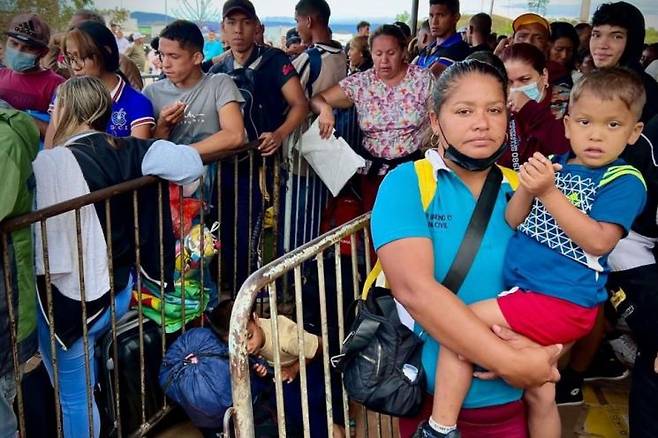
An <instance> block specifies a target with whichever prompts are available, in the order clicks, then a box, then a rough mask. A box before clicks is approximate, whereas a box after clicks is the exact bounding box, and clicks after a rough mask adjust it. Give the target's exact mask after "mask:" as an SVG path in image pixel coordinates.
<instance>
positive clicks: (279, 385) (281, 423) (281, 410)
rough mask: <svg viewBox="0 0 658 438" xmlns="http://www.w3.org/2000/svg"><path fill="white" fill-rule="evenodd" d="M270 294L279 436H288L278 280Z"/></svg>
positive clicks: (282, 437)
mask: <svg viewBox="0 0 658 438" xmlns="http://www.w3.org/2000/svg"><path fill="white" fill-rule="evenodd" d="M268 292H269V295H270V322H271V325H272V351H273V353H274V389H275V393H276V415H277V424H278V428H279V438H285V437H286V413H285V406H284V404H283V382H282V380H281V347H280V344H279V319H278V317H279V315H278V310H277V294H276V282H275V281H273V282H272V283H270V284H269V285H268Z"/></svg>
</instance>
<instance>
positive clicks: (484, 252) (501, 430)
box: [372, 60, 645, 438]
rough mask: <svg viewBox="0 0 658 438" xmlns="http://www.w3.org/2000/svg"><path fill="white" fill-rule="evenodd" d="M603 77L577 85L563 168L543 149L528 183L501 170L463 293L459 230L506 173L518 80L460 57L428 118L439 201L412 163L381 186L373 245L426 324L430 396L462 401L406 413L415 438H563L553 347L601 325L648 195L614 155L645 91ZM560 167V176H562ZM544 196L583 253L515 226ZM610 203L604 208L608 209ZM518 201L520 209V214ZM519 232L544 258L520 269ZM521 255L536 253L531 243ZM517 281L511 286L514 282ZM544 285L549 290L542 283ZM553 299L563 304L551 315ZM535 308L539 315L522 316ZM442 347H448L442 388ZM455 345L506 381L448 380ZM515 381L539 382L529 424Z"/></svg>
mask: <svg viewBox="0 0 658 438" xmlns="http://www.w3.org/2000/svg"><path fill="white" fill-rule="evenodd" d="M605 75H608V76H605ZM609 75H612V76H609ZM601 76H602V77H599V78H595V79H593V81H592V83H591V84H587V83H584V85H583V86H582V88H581V89H580V90H579V91H578V92H577V93H576V94H577V97H576V99H577V103H578V105H575V103H574V99H573V98H572V103H571V106H572V109H574V106H577V107H578V108H577V110H578V113H577V114H576V113H574V116H573V118H572V119H570V120H569V123H568V124H569V127H570V129H569V133H570V136H571V140H572V142H571V143H572V147H573V148H574V150H575V151H576V154H575V155H574V154H565V155H562V156H560V157H559V159H558V160H557V161H556V162H555V163H554V162H551V161H550V160H549V159H547V158H546V157H544V156H543V155H541V154H535V155H533V157H532V158H531V159H530V160H529V161H528V162H527V163H525V164H524V165H523V166H522V171H521V172H520V176H519V177H518V178H517V177H516V176H515V175H514V174H510V173H509V172H508V171H507V170H503V172H502V174H503V181H502V184H501V185H500V189H499V190H498V192H497V195H496V199H495V205H494V208H493V213H492V215H491V218H490V219H489V222H488V225H487V227H486V232H485V233H484V235H483V237H482V241H481V244H480V246H479V249H478V252H477V255H476V256H475V258H474V261H473V263H472V265H471V267H470V269H469V270H468V274H467V275H466V277H465V280H464V282H463V285H462V287H461V288H459V290H457V291H450V290H448V289H447V288H445V287H444V286H443V285H441V284H440V283H439V281H443V278H444V277H445V275H446V273H447V271H448V268H449V267H450V265H451V263H452V259H454V258H455V254H456V253H457V251H458V248H459V246H460V244H461V243H462V242H461V241H462V238H461V237H459V236H463V235H464V232H465V230H466V229H467V225H468V223H469V220H470V216H471V213H472V211H473V210H474V207H475V204H476V199H477V198H478V197H479V196H480V193H481V191H482V190H483V187H485V181H486V180H487V178H488V176H489V174H490V173H491V172H497V171H498V169H496V168H495V167H494V163H495V162H496V161H497V160H498V159H499V158H500V155H501V154H502V153H503V152H504V150H505V147H506V146H505V134H506V131H507V111H506V104H507V83H506V80H505V78H504V76H503V75H502V74H501V72H500V71H499V70H497V69H496V68H494V67H492V66H491V65H489V64H487V63H483V62H480V61H477V60H467V61H464V62H460V63H456V64H455V65H453V66H452V67H450V68H448V69H447V70H446V71H445V72H444V73H443V75H442V76H441V77H440V78H439V79H438V82H437V84H436V87H435V89H434V92H433V98H434V105H433V111H432V112H431V113H430V119H431V125H432V131H433V134H434V135H433V140H432V145H433V146H434V147H435V148H436V149H432V150H430V151H428V152H427V154H426V160H427V161H428V162H429V163H430V164H431V166H432V168H433V170H434V175H435V179H436V181H437V186H436V195H435V196H434V198H433V199H432V201H431V202H430V203H429V207H428V208H427V210H425V211H424V210H423V208H422V203H421V195H420V191H419V188H418V187H419V186H418V177H417V175H416V173H415V168H414V165H402V166H400V167H399V168H397V169H396V170H394V171H393V172H391V173H390V174H389V175H388V176H387V178H386V179H385V180H384V182H383V183H382V186H381V189H380V191H379V193H378V196H377V200H376V203H375V207H374V209H373V215H372V233H373V241H374V244H375V247H376V248H377V251H378V255H379V257H380V260H381V262H382V265H383V268H384V271H385V273H386V276H387V279H388V282H389V284H390V286H391V289H392V291H393V294H394V295H395V297H396V298H397V299H398V301H400V303H401V304H402V305H403V306H404V307H405V308H406V310H407V311H408V312H409V313H410V314H411V316H412V317H413V319H414V320H415V326H414V329H415V331H416V333H419V334H420V336H421V339H423V340H424V347H423V367H424V368H425V371H426V374H427V376H428V392H430V393H431V392H434V393H435V395H437V394H438V395H440V397H438V400H439V401H443V402H446V401H447V402H450V403H451V404H450V403H449V404H448V405H447V406H446V405H445V404H443V406H441V403H436V401H437V400H435V405H434V407H433V408H431V406H432V401H431V399H430V398H429V396H428V397H427V399H426V403H425V405H424V407H423V410H422V413H421V415H420V416H418V417H417V418H414V419H402V420H401V421H400V432H401V436H403V437H408V436H411V434H412V433H414V431H415V433H414V437H422V438H434V437H437V438H438V437H441V438H442V437H451V438H456V437H459V436H460V432H461V436H463V437H464V438H468V437H478V438H480V437H485V438H486V437H492V438H493V437H500V436H505V437H527V436H528V429H530V435H531V436H532V437H533V438H535V437H554V436H559V435H560V424H559V416H556V414H557V410H556V408H555V404H554V401H553V398H552V394H553V392H552V391H554V386H553V385H544V383H546V382H548V381H552V380H554V377H556V376H555V374H554V372H555V371H554V369H553V368H551V364H553V363H554V361H555V360H556V358H557V356H558V355H559V352H560V350H561V348H560V347H557V346H554V345H551V344H557V343H566V342H571V341H573V340H575V339H576V338H577V337H579V336H582V335H583V333H585V332H586V331H587V330H588V329H589V328H591V326H592V324H593V321H594V317H595V315H596V306H597V305H598V303H599V302H601V301H602V300H605V297H606V294H605V290H604V289H603V286H604V284H605V277H606V274H607V270H608V268H607V263H606V257H607V254H608V253H609V251H610V250H611V249H612V247H614V245H615V244H616V243H617V241H618V240H619V239H620V238H621V237H622V236H623V235H624V234H625V233H626V232H627V231H628V229H629V228H630V225H631V223H632V222H633V219H634V218H635V216H636V215H637V214H638V213H639V211H640V210H641V208H642V205H643V203H644V197H645V193H644V186H643V183H642V180H641V177H639V176H638V175H639V173H638V172H637V171H636V170H634V168H632V167H630V166H626V165H625V164H624V163H623V162H620V161H619V160H618V159H617V158H618V156H619V154H620V153H621V152H622V151H623V148H624V147H625V145H626V144H627V143H633V142H634V141H635V140H636V139H637V137H638V136H639V133H640V131H641V128H642V124H641V123H639V122H638V121H639V115H640V111H641V102H642V101H643V99H644V97H643V95H642V96H641V94H642V92H641V86H639V87H638V81H637V78H633V77H629V74H628V72H623V71H622V72H619V71H615V72H612V73H609V72H604V73H603V74H602V75H601ZM603 76H605V77H603ZM613 76H614V77H613ZM613 80H614V81H616V84H617V85H620V84H621V85H620V86H618V87H616V89H621V90H622V91H621V92H612V93H608V94H605V93H604V94H600V93H597V92H596V90H597V89H600V88H601V87H599V86H598V85H597V84H600V83H601V81H613ZM604 88H605V87H604ZM603 101H605V102H606V107H607V108H608V109H610V111H612V112H610V114H608V113H606V114H605V115H604V116H603V118H602V117H601V114H599V112H597V111H595V113H594V114H591V110H592V108H591V106H592V104H594V106H596V107H597V109H598V108H599V107H600V106H601V102H603ZM638 104H639V105H638ZM574 111H575V109H574ZM603 119H605V120H603ZM608 119H610V120H608ZM592 132H594V134H592ZM558 164H559V165H558ZM562 168H564V169H565V170H564V171H562V172H563V174H562V177H556V176H555V175H556V173H557V172H558V171H560V169H562ZM611 169H612V170H611ZM620 169H621V170H623V172H621V171H620ZM611 172H612V173H611ZM572 174H573V175H578V177H579V178H581V179H583V180H588V181H589V180H591V181H590V182H591V184H590V185H591V187H589V186H588V188H589V189H591V190H592V193H590V195H591V197H592V198H593V199H589V198H588V199H585V196H586V194H585V193H580V191H581V189H580V188H578V187H572V189H573V192H574V193H575V194H573V193H571V194H573V195H574V196H569V197H567V196H564V195H563V194H562V193H561V190H563V189H564V188H565V187H564V181H563V180H562V179H564V178H565V177H564V175H572ZM560 178H562V179H560ZM574 178H575V177H574ZM517 179H518V182H519V183H520V188H521V189H520V190H519V193H518V194H517V195H515V196H514V197H512V184H515V183H516V180H517ZM556 181H557V182H556ZM588 184H589V183H588ZM558 189H559V190H558ZM620 193H622V194H623V196H621V197H620V196H619V195H620ZM587 196H589V195H587ZM535 197H538V198H540V199H542V202H544V204H545V205H546V209H547V210H548V212H549V213H550V215H552V217H551V220H553V221H554V222H553V224H557V225H556V230H557V231H559V232H560V233H561V235H562V236H563V237H564V238H565V239H566V240H568V241H569V242H571V243H572V244H573V248H574V250H575V252H577V253H578V254H581V255H582V254H585V257H583V258H582V260H581V258H578V260H575V259H574V258H571V257H569V256H568V255H567V254H562V253H560V251H559V249H554V247H552V246H551V245H550V244H548V243H547V242H543V243H542V242H540V241H539V239H535V237H536V236H535V237H533V236H532V233H525V234H523V235H521V234H522V233H521V231H519V232H517V233H516V234H514V230H513V229H512V227H511V226H510V225H509V224H508V222H507V221H506V210H508V211H507V215H508V218H507V219H508V220H509V222H510V223H512V224H513V225H514V226H516V225H518V224H519V223H524V224H525V222H526V221H527V220H530V219H531V218H533V217H534V218H537V216H538V213H539V212H538V209H540V206H541V203H536V202H534V198H535ZM510 198H512V199H513V200H514V202H513V203H510V206H512V204H514V207H515V210H516V213H517V214H511V210H509V209H508V207H507V205H508V202H509V199H510ZM572 198H573V199H572ZM574 199H581V200H582V201H583V202H582V203H580V202H575V201H574ZM602 203H604V204H605V207H601V204H602ZM585 204H587V205H585ZM520 206H522V207H523V208H517V207H520ZM581 207H582V208H581ZM525 216H528V219H525ZM428 218H431V219H432V220H430V221H428ZM565 218H567V219H566V221H565ZM547 222H549V221H548V220H547ZM572 223H578V224H579V228H577V230H587V231H586V234H583V235H581V234H578V233H579V232H580V231H577V230H576V231H574V229H573V227H570V226H568V225H569V224H572ZM565 224H566V225H565ZM520 229H521V227H520ZM455 236H458V237H455ZM592 236H595V238H594V239H592ZM514 239H516V240H517V241H519V240H523V242H522V243H523V245H524V248H528V247H529V246H532V245H534V246H535V248H534V249H533V251H534V252H533V253H532V254H533V257H529V258H532V260H519V261H518V263H517V267H516V268H515V269H516V270H514V271H513V272H512V271H511V270H510V268H509V267H508V265H509V260H510V258H509V257H508V256H506V251H507V243H508V242H513V241H514ZM593 241H594V242H593ZM517 243H518V242H517ZM517 247H518V244H517ZM537 251H541V253H542V255H538V253H537ZM523 252H524V253H525V252H527V253H528V254H530V252H529V250H528V251H525V250H524V251H523ZM549 255H550V257H549ZM565 256H566V257H565ZM551 257H552V260H553V262H552V264H553V265H554V271H555V272H553V271H551V269H553V268H551V269H547V268H546V266H544V265H541V266H540V268H541V269H535V268H537V267H536V266H535V267H531V266H530V267H529V266H528V264H529V263H532V262H533V260H535V261H536V263H543V260H545V259H547V258H551ZM523 264H525V265H523ZM521 265H523V266H521ZM542 266H543V267H542ZM537 271H541V272H539V274H540V276H534V273H535V272H537ZM555 273H557V275H554V277H557V278H556V280H555V281H554V282H552V283H550V284H547V283H546V278H547V277H546V276H547V275H549V276H550V275H553V274H555ZM524 275H525V277H524ZM562 276H563V277H562ZM576 277H577V278H578V281H580V280H583V283H586V286H587V287H583V288H582V290H581V289H579V290H578V294H576V295H577V296H575V295H574V296H571V295H569V294H570V293H571V289H570V288H568V287H565V282H567V283H568V282H569V281H572V280H573V279H574V278H576ZM510 280H511V281H513V282H514V284H511V285H510V284H508V283H510ZM521 280H525V281H521ZM584 280H587V281H586V282H584ZM533 282H535V283H540V284H539V286H533V284H534V283H533ZM576 284H580V283H576ZM515 285H518V286H521V287H523V289H524V290H523V291H518V292H514V293H509V294H505V295H504V296H503V294H501V296H500V297H499V294H500V292H501V291H503V290H505V289H509V288H510V287H511V286H515ZM453 292H454V294H453ZM455 294H456V295H457V296H455ZM497 297H498V299H497V300H495V299H494V298H497ZM439 300H440V301H439ZM437 301H438V302H437ZM476 302H478V303H477V304H476V305H475V306H474V307H473V310H474V311H475V312H474V313H471V312H469V311H468V310H466V307H465V306H464V304H469V305H471V304H474V303H476ZM549 305H550V306H551V307H550V308H551V309H553V310H555V312H550V311H546V309H547V308H548V307H547V306H549ZM558 307H559V309H558ZM526 308H527V309H529V311H527V312H524V311H523V309H526ZM541 309H544V311H543V312H540V310H541ZM558 310H559V311H558ZM475 314H477V315H478V316H479V318H481V320H479V319H478V318H477V317H475ZM553 314H555V315H558V318H557V319H559V321H556V322H555V323H548V322H547V320H549V319H551V315H553ZM524 315H525V316H524ZM531 318H537V321H539V323H537V324H535V323H533V322H532V321H533V320H532V319H531ZM560 318H562V319H560ZM483 322H484V323H483ZM575 322H577V324H576V323H575ZM558 323H559V324H558ZM492 325H497V326H503V327H511V328H512V329H513V330H515V331H517V332H520V333H522V334H524V335H526V336H529V337H531V338H534V340H536V341H538V342H539V343H541V344H543V345H548V346H547V347H543V348H542V347H537V346H536V344H535V345H534V348H526V349H524V350H522V351H519V350H517V349H515V348H514V347H517V348H518V347H519V342H521V341H522V342H523V345H525V346H529V345H531V344H530V341H529V340H527V339H525V338H523V339H522V340H520V339H521V337H519V335H510V333H509V332H507V331H505V329H502V328H501V329H500V330H497V331H496V332H497V333H500V334H502V335H504V336H501V337H504V338H505V337H508V336H512V337H513V339H514V341H513V342H511V343H504V342H501V341H500V340H499V339H497V338H496V337H495V336H494V335H493V333H491V332H490V331H489V329H488V327H491V326H492ZM558 329H559V330H558ZM501 330H502V331H501ZM437 341H440V342H441V344H442V345H443V346H444V350H442V353H441V358H440V359H439V361H440V366H439V367H438V368H439V374H438V379H439V380H438V383H437V380H436V379H437V377H436V369H437V357H438V352H439V344H438V342H437ZM448 349H450V350H448ZM451 351H455V352H457V353H459V354H461V355H462V356H463V357H464V358H466V359H468V360H470V361H471V362H473V363H476V364H479V365H481V366H483V367H485V368H487V369H490V370H492V371H494V373H495V374H497V375H499V376H501V377H502V378H503V379H504V380H505V381H503V380H500V379H498V380H482V379H474V380H473V381H472V382H469V381H470V376H471V367H470V365H467V364H466V363H464V365H465V366H466V372H465V373H464V372H463V367H461V368H462V369H461V371H456V370H455V369H452V374H451V373H448V374H447V376H449V377H450V378H446V374H445V372H444V371H445V369H447V368H446V367H445V366H444V365H446V364H444V362H443V361H444V352H448V353H450V352H451ZM450 354H453V355H454V353H450ZM515 356H516V358H515ZM455 357H456V356H455ZM457 367H458V368H459V365H457ZM442 372H443V373H442ZM461 379H466V381H467V382H468V383H467V384H466V385H465V387H463V388H464V393H462V394H461V396H463V395H465V398H460V397H455V393H459V391H460V386H459V385H460V384H459V383H458V382H459V381H460V380H461ZM469 384H470V389H468V388H469ZM515 387H519V388H521V387H524V388H532V391H529V392H528V393H527V395H526V402H527V403H528V409H529V413H528V415H529V420H528V421H526V415H525V408H524V404H523V402H522V401H521V397H522V391H521V390H520V389H517V388H515ZM540 389H541V390H540ZM547 393H550V394H549V396H548V397H546V394H547ZM430 409H431V417H430V419H429V421H424V422H423V423H422V424H421V425H420V427H418V429H417V426H418V423H420V422H421V421H423V420H427V419H428V417H429V415H430ZM446 412H448V413H449V414H454V418H453V419H452V420H450V419H449V417H450V415H447V416H446ZM457 414H458V418H457ZM446 418H448V420H446ZM457 428H459V431H458V430H457Z"/></svg>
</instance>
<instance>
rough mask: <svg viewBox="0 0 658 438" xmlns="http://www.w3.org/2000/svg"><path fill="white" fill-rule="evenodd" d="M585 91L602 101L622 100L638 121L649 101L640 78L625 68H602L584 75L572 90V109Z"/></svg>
mask: <svg viewBox="0 0 658 438" xmlns="http://www.w3.org/2000/svg"><path fill="white" fill-rule="evenodd" d="M584 91H588V92H590V93H592V94H593V95H594V96H596V97H598V98H599V99H601V100H613V99H619V100H621V101H622V102H624V104H625V105H626V107H627V108H628V110H629V111H631V112H632V113H633V115H634V116H635V118H636V119H637V120H640V117H641V116H642V110H643V109H644V104H645V102H646V100H647V96H646V93H645V91H644V84H643V83H642V79H641V78H640V76H638V74H637V73H635V72H634V71H632V70H629V69H627V68H624V67H613V68H600V69H597V70H594V71H593V72H591V73H588V74H586V75H584V76H583V77H582V78H580V79H579V80H578V81H577V82H576V84H575V85H574V87H573V89H572V90H571V96H570V98H569V106H570V107H573V105H574V104H575V103H576V102H578V99H580V97H581V96H582V94H583V92H584Z"/></svg>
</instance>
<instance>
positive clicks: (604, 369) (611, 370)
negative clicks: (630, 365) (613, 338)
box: [583, 342, 630, 382]
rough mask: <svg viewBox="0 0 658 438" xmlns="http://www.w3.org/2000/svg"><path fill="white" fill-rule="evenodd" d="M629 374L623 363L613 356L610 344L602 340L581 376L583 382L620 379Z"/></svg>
mask: <svg viewBox="0 0 658 438" xmlns="http://www.w3.org/2000/svg"><path fill="white" fill-rule="evenodd" d="M629 374H630V372H629V371H628V369H627V368H626V367H625V366H624V364H622V363H621V362H620V361H619V360H618V359H617V357H615V353H614V351H613V350H612V347H611V346H610V344H608V343H607V342H604V343H603V344H602V345H601V349H600V350H599V352H598V353H597V355H596V357H595V358H594V360H593V361H592V364H591V365H590V367H589V369H588V370H587V371H585V374H584V375H583V377H584V380H585V382H592V381H595V380H622V379H625V378H626V377H628V375H629Z"/></svg>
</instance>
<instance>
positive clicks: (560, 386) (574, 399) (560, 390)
mask: <svg viewBox="0 0 658 438" xmlns="http://www.w3.org/2000/svg"><path fill="white" fill-rule="evenodd" d="M584 402H585V401H584V400H583V386H582V383H581V384H577V383H576V382H573V381H572V382H567V381H566V380H560V381H559V382H557V385H556V386H555V404H556V405H558V406H580V405H582V404H583V403H584Z"/></svg>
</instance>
